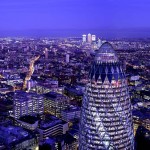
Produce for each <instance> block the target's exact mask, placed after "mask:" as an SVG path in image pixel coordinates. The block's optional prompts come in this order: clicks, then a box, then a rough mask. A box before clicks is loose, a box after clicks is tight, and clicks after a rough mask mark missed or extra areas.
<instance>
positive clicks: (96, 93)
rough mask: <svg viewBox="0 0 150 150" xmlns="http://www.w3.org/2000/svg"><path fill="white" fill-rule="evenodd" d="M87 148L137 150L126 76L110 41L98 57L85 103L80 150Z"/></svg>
mask: <svg viewBox="0 0 150 150" xmlns="http://www.w3.org/2000/svg"><path fill="white" fill-rule="evenodd" d="M87 149H89V150H92V149H96V150H115V149H116V150H125V149H127V150H133V149H134V135H133V124H132V114H131V103H130V98H129V92H128V87H127V82H126V77H125V74H124V71H123V69H122V67H121V65H120V63H119V60H118V58H117V56H116V53H115V51H114V49H113V47H112V46H111V45H110V44H109V43H107V42H106V43H104V44H103V45H102V46H101V47H100V49H99V50H98V51H97V53H96V55H95V59H94V62H93V65H92V67H91V70H90V73H89V82H88V84H87V86H86V92H85V95H84V98H83V103H82V112H81V123H80V133H79V150H87Z"/></svg>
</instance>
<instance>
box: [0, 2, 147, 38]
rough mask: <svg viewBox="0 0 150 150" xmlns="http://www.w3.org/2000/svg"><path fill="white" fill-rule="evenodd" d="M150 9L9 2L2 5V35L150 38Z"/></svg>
mask: <svg viewBox="0 0 150 150" xmlns="http://www.w3.org/2000/svg"><path fill="white" fill-rule="evenodd" d="M149 8H150V2H149V1H148V0H130V1H129V0H126V1H125V0H123V1H121V2H120V1H119V0H105V1H99V0H95V1H92V0H86V1H85V0H83V1H79V0H72V1H69V0H55V1H54V0H51V1H48V0H44V1H42V0H36V1H35V0H33V1H29V0H26V1H24V2H22V1H19V0H14V1H10V0H6V1H2V2H1V3H0V19H1V24H0V35H1V36H55V37H56V36H58V35H60V36H62V37H63V36H80V35H81V34H83V33H86V34H87V33H88V32H92V33H93V34H95V33H98V34H99V35H102V36H104V37H136V36H137V38H138V37H150V34H149V33H148V31H150V28H149V26H150V21H149V20H148V19H147V16H148V15H149V14H150V13H149ZM73 31H75V32H76V33H75V32H73Z"/></svg>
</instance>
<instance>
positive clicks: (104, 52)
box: [95, 42, 118, 62]
mask: <svg viewBox="0 0 150 150" xmlns="http://www.w3.org/2000/svg"><path fill="white" fill-rule="evenodd" d="M95 60H96V61H100V62H114V61H118V58H117V56H116V52H115V50H114V48H113V47H112V45H111V44H110V43H108V42H105V43H103V44H102V45H101V47H100V48H99V50H98V51H97V52H96V55H95Z"/></svg>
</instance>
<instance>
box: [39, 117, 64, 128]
mask: <svg viewBox="0 0 150 150" xmlns="http://www.w3.org/2000/svg"><path fill="white" fill-rule="evenodd" d="M65 123H66V122H65V121H63V120H60V119H59V118H57V117H55V116H52V115H46V116H45V120H43V121H41V123H40V127H39V128H40V129H43V130H46V129H48V128H51V127H53V126H55V125H58V124H65Z"/></svg>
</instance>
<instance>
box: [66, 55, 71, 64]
mask: <svg viewBox="0 0 150 150" xmlns="http://www.w3.org/2000/svg"><path fill="white" fill-rule="evenodd" d="M69 61H70V55H69V54H66V63H69Z"/></svg>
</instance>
